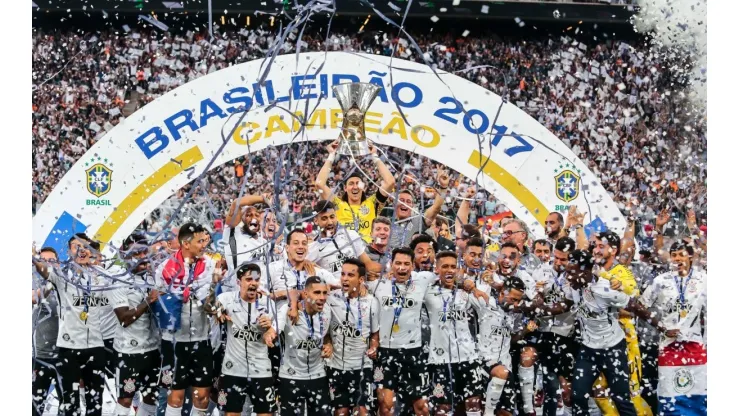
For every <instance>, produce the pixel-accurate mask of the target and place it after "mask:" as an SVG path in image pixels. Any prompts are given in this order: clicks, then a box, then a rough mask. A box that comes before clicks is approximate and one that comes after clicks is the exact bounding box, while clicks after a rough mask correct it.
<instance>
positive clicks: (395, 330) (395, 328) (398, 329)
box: [393, 324, 401, 332]
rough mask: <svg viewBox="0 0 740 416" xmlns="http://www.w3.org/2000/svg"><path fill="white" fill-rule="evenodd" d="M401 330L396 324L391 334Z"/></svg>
mask: <svg viewBox="0 0 740 416" xmlns="http://www.w3.org/2000/svg"><path fill="white" fill-rule="evenodd" d="M400 330H401V326H400V325H398V324H393V332H398V331H400Z"/></svg>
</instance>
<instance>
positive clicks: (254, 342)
mask: <svg viewBox="0 0 740 416" xmlns="http://www.w3.org/2000/svg"><path fill="white" fill-rule="evenodd" d="M236 277H237V281H238V282H239V290H238V291H232V292H225V293H221V294H220V295H218V297H217V298H216V301H215V302H214V294H213V292H211V294H209V295H208V298H207V300H206V310H207V311H208V312H209V313H213V314H214V315H216V317H217V318H218V320H219V321H220V322H226V323H227V333H228V335H227V339H226V353H225V355H224V361H223V364H222V366H221V368H220V372H221V382H220V389H219V393H218V405H219V407H220V410H221V411H222V412H225V413H226V415H227V416H238V415H241V413H242V409H243V407H244V403H245V401H246V399H247V398H249V401H250V403H251V404H252V410H253V411H254V413H257V415H259V416H267V415H271V414H273V413H274V412H275V410H277V409H276V402H275V389H274V386H273V385H274V381H273V377H272V371H271V370H270V367H271V363H270V357H269V355H268V347H272V346H273V342H275V339H276V338H277V330H276V328H277V326H276V321H275V318H274V317H275V312H274V311H275V305H274V303H273V301H272V300H271V299H269V298H268V297H266V296H265V297H263V296H262V295H260V294H259V293H258V289H259V286H260V268H259V266H258V265H256V264H254V263H248V264H245V265H242V266H241V267H239V269H238V270H237V272H236Z"/></svg>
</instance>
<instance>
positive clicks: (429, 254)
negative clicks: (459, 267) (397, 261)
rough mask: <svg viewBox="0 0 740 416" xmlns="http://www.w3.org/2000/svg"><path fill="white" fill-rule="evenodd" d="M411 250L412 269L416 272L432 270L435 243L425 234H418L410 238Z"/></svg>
mask: <svg viewBox="0 0 740 416" xmlns="http://www.w3.org/2000/svg"><path fill="white" fill-rule="evenodd" d="M411 250H412V251H413V252H414V270H415V271H417V272H431V271H433V270H434V258H435V257H434V256H435V252H436V251H437V243H435V242H434V239H433V238H432V237H430V236H428V235H427V234H419V235H417V236H415V237H414V238H413V239H412V240H411Z"/></svg>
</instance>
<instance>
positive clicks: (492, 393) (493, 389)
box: [486, 377, 506, 416]
mask: <svg viewBox="0 0 740 416" xmlns="http://www.w3.org/2000/svg"><path fill="white" fill-rule="evenodd" d="M505 384H506V380H504V379H502V378H496V377H494V378H492V379H491V381H490V382H488V389H486V416H488V415H493V414H494V412H495V411H496V406H498V401H499V400H500V399H501V394H502V393H503V392H504V385H505Z"/></svg>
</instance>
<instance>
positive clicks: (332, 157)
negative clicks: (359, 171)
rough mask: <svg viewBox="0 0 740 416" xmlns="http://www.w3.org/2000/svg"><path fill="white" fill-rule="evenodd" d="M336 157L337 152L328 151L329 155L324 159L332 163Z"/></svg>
mask: <svg viewBox="0 0 740 416" xmlns="http://www.w3.org/2000/svg"><path fill="white" fill-rule="evenodd" d="M336 158H337V154H336V153H329V157H328V158H326V161H327V162H330V163H334V160H335V159H336Z"/></svg>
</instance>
